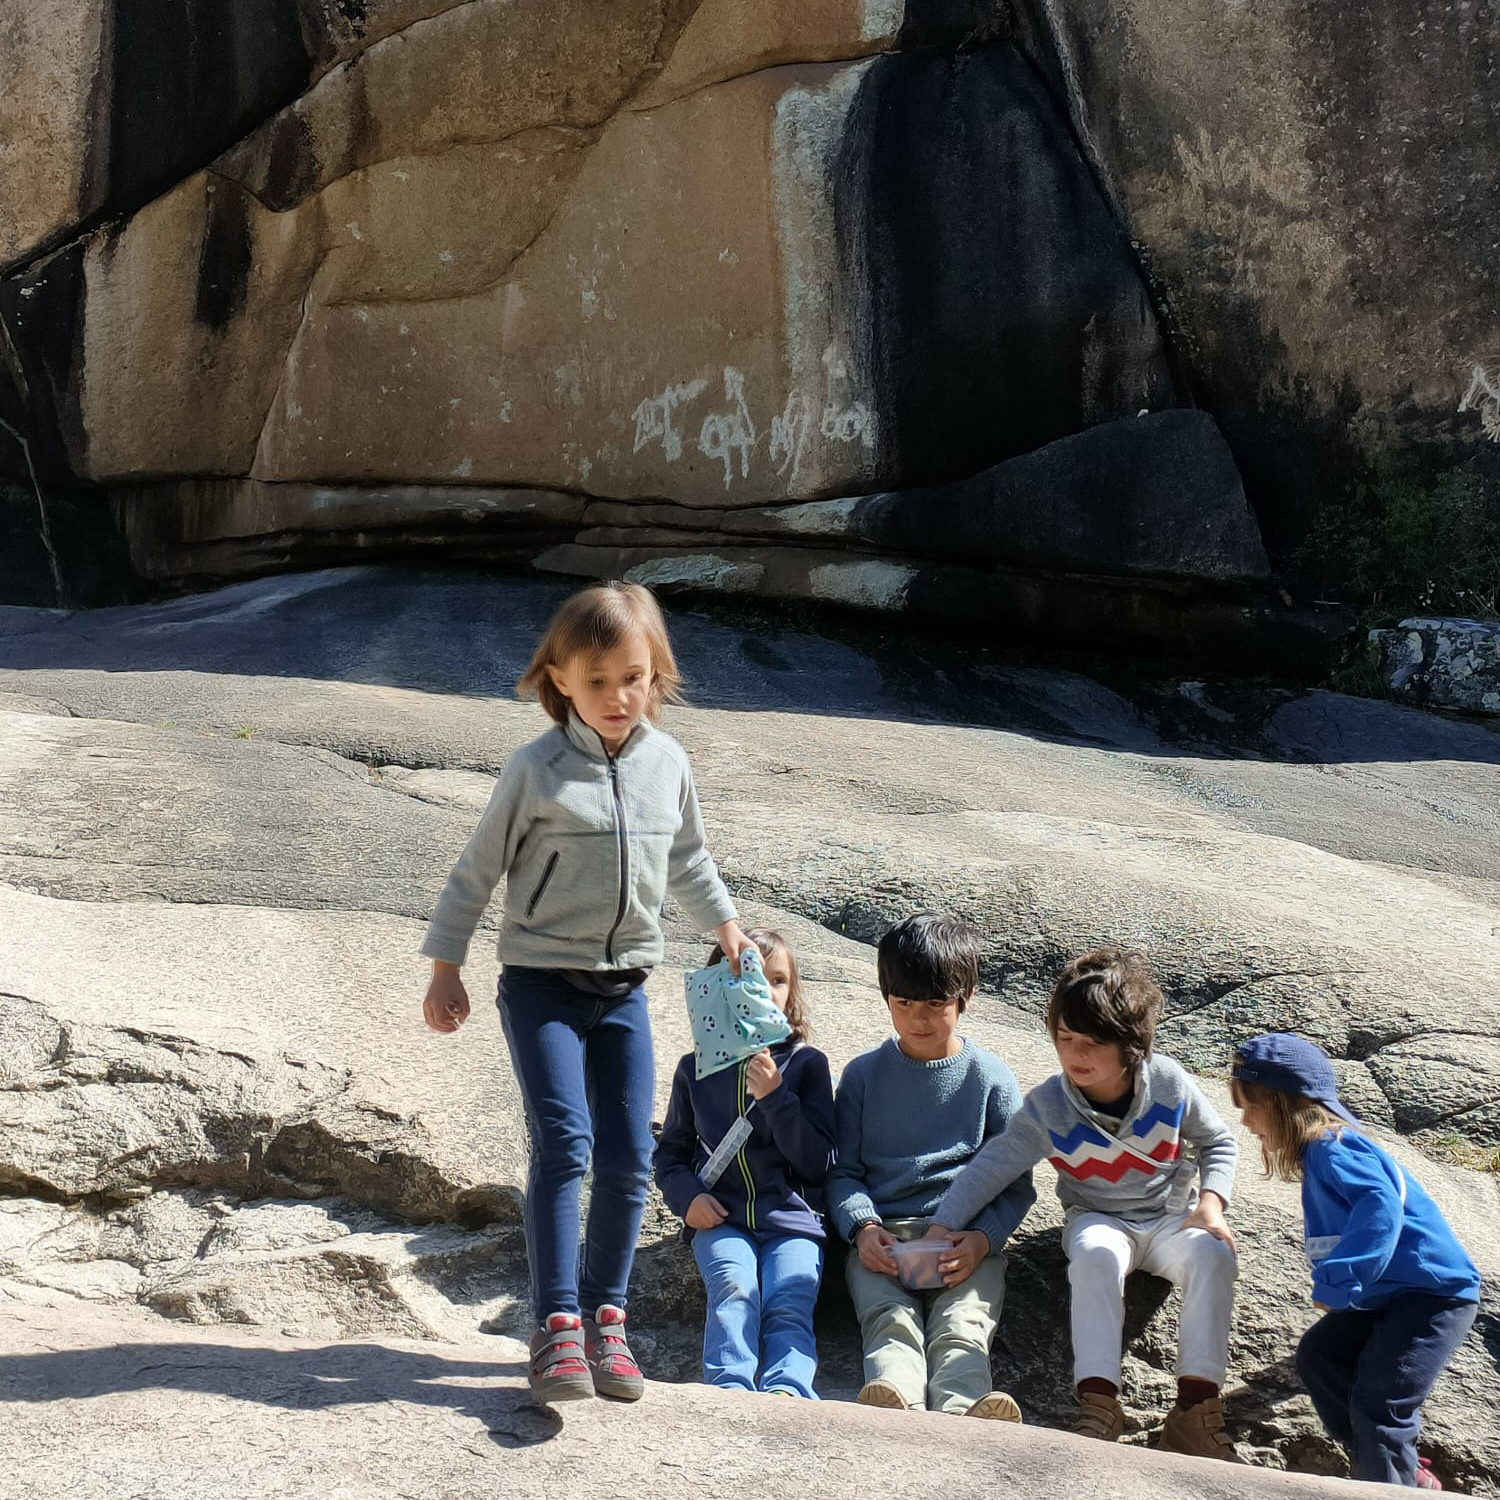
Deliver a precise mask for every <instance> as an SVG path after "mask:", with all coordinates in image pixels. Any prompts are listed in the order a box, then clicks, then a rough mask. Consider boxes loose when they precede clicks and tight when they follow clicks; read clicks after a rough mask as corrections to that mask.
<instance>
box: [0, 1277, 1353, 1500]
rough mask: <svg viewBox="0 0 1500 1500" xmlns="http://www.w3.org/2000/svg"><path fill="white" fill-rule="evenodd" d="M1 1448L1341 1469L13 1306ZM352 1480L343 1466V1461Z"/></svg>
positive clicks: (1273, 1483) (945, 1488) (1161, 1479)
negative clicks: (555, 1400)
mask: <svg viewBox="0 0 1500 1500" xmlns="http://www.w3.org/2000/svg"><path fill="white" fill-rule="evenodd" d="M0 1350H3V1355H0V1405H3V1409H4V1413H5V1420H4V1422H3V1423H0V1462H3V1463H4V1466H5V1470H6V1473H7V1474H8V1476H9V1477H10V1482H11V1483H12V1484H14V1485H15V1486H16V1489H15V1493H17V1494H24V1495H26V1496H27V1497H28V1500H54V1497H55V1500H63V1497H66V1500H118V1497H120V1496H122V1495H131V1496H140V1497H148V1496H149V1497H152V1500H169V1497H170V1500H327V1497H329V1496H331V1495H336V1496H337V1497H338V1500H393V1497H401V1500H415V1497H419V1496H420V1497H428V1496H435V1495H436V1496H442V1497H443V1500H510V1497H527V1500H529V1497H532V1496H537V1495H553V1494H562V1493H571V1492H573V1491H575V1490H581V1489H588V1488H591V1487H597V1485H598V1484H599V1483H600V1482H601V1481H600V1477H599V1476H601V1475H607V1480H604V1481H603V1483H604V1487H605V1491H606V1492H607V1493H609V1494H641V1495H653V1496H657V1497H660V1500H675V1497H682V1500H700V1497H701V1496H703V1495H705V1494H712V1495H715V1496H721V1497H725V1500H735V1497H739V1496H752V1495H755V1496H762V1495H765V1494H767V1493H769V1492H770V1491H771V1490H772V1489H779V1488H780V1487H782V1486H783V1485H785V1484H788V1483H795V1485H796V1487H797V1490H798V1492H806V1493H817V1494H819V1495H824V1496H829V1497H842V1496H847V1497H850V1500H855V1497H858V1500H863V1497H865V1496H867V1495H868V1494H869V1493H870V1491H871V1486H872V1482H874V1483H876V1484H879V1483H881V1481H880V1480H879V1479H878V1476H883V1475H898V1476H899V1488H900V1493H901V1494H903V1495H905V1496H911V1497H932V1500H939V1497H941V1500H951V1497H952V1496H954V1495H956V1494H957V1495H970V1494H991V1493H996V1492H999V1493H1007V1492H1014V1493H1031V1494H1036V1493H1041V1494H1055V1493H1058V1489H1057V1486H1058V1479H1059V1476H1060V1475H1062V1474H1066V1473H1071V1472H1076V1471H1077V1470H1078V1469H1079V1468H1080V1467H1081V1466H1086V1467H1087V1471H1088V1476H1089V1477H1088V1489H1089V1492H1090V1493H1092V1494H1101V1495H1109V1496H1111V1497H1114V1500H1137V1497H1138V1500H1154V1497H1156V1496H1160V1495H1191V1496H1194V1497H1196V1500H1257V1497H1260V1500H1296V1497H1303V1496H1305V1497H1307V1500H1314V1497H1317V1496H1329V1497H1332V1496H1334V1495H1346V1494H1347V1491H1346V1490H1345V1489H1344V1487H1343V1486H1342V1485H1340V1484H1337V1483H1336V1482H1335V1481H1331V1480H1327V1479H1317V1478H1312V1477H1307V1476H1301V1475H1289V1474H1280V1473H1274V1472H1268V1471H1266V1470H1263V1469H1255V1468H1239V1467H1233V1466H1230V1465H1226V1464H1216V1465H1210V1464H1209V1463H1208V1462H1207V1461H1206V1460H1199V1459H1185V1458H1177V1457H1173V1456H1170V1455H1163V1454H1156V1453H1149V1452H1140V1451H1136V1450H1127V1449H1120V1448H1117V1449H1103V1448H1099V1447H1093V1448H1086V1447H1085V1446H1084V1445H1085V1442H1086V1440H1085V1439H1081V1438H1074V1437H1071V1436H1070V1435H1068V1434H1064V1433H1057V1432H1048V1431H1045V1430H1042V1429H1039V1428H1031V1427H1014V1426H1012V1425H1011V1424H1009V1423H998V1422H964V1421H961V1420H955V1419H951V1418H948V1417H943V1416H939V1415H927V1414H925V1413H908V1412H902V1413H894V1412H882V1411H875V1410H872V1409H869V1408H865V1407H859V1406H855V1405H852V1404H848V1403H843V1402H822V1403H817V1404H814V1403H812V1402H800V1401H799V1402H791V1401H787V1400H784V1399H778V1398H776V1397H771V1396H744V1395H736V1394H733V1393H730V1392H722V1391H714V1390H710V1389H708V1388H706V1387H696V1386H678V1387H670V1388H668V1387H662V1386H651V1387H649V1388H648V1392H647V1395H646V1398H645V1399H644V1400H643V1401H642V1402H641V1404H640V1405H639V1406H634V1407H631V1406H618V1405H614V1404H611V1403H606V1402H602V1401H590V1402H583V1403H578V1404H576V1405H575V1406H572V1407H569V1408H566V1409H565V1410H564V1411H563V1413H562V1414H561V1415H544V1414H542V1413H539V1412H538V1411H537V1410H536V1409H535V1408H534V1407H531V1406H530V1405H529V1404H528V1403H527V1400H526V1397H525V1391H524V1378H523V1373H522V1372H523V1370H524V1354H523V1349H522V1346H521V1345H520V1344H519V1343H516V1342H514V1341H511V1340H503V1339H491V1340H487V1341H485V1342H484V1343H483V1344H469V1345H455V1344H434V1343H412V1342H407V1341H399V1340H380V1341H366V1342H360V1343H312V1342H309V1341H306V1340H289V1339H284V1338H260V1337H249V1336H246V1335H244V1334H242V1333H239V1332H237V1331H234V1330H231V1329H226V1328H215V1329H213V1330H200V1329H194V1328H178V1327H172V1326H168V1325H164V1324H163V1323H161V1322H160V1321H157V1320H150V1319H147V1318H145V1317H143V1316H140V1315H132V1314H129V1313H124V1312H119V1311H114V1310H111V1311H108V1312H104V1311H95V1310H86V1309H81V1308H77V1307H69V1308H67V1309H65V1310H58V1309H53V1308H47V1307H27V1306H21V1305H17V1304H14V1303H0ZM334 1476H336V1477H334Z"/></svg>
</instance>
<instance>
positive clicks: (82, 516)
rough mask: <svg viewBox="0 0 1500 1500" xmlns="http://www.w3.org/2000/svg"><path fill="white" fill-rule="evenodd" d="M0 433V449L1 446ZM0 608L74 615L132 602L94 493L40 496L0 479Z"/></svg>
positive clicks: (121, 555)
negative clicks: (22, 606) (76, 611)
mask: <svg viewBox="0 0 1500 1500" xmlns="http://www.w3.org/2000/svg"><path fill="white" fill-rule="evenodd" d="M6 440H7V439H6V435H5V434H4V433H3V432H0V448H3V447H4V445H5V442H6ZM0 559H3V562H0V604H31V605H42V606H44V607H47V608H62V609H80V608H96V607H99V606H102V605H111V604H128V603H130V602H131V601H132V599H134V598H136V597H138V596H139V586H138V583H137V580H136V577H135V574H134V573H133V572H132V570H131V567H130V562H129V558H128V556H127V553H126V547H125V539H124V537H123V536H122V535H121V534H120V532H119V529H118V527H117V526H116V523H115V516H114V512H113V510H112V509H111V508H110V505H109V502H108V500H107V499H106V498H105V496H103V495H102V494H99V493H98V492H97V491H93V492H90V491H86V490H73V491H69V490H55V489H51V488H50V487H46V486H44V487H43V488H42V491H41V493H40V495H38V493H37V491H36V490H35V489H33V488H32V486H31V485H30V484H28V483H9V482H7V481H6V480H4V479H0Z"/></svg>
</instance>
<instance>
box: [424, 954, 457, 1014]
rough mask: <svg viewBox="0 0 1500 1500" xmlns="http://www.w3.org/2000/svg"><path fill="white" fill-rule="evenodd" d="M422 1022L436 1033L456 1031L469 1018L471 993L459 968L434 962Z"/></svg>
mask: <svg viewBox="0 0 1500 1500" xmlns="http://www.w3.org/2000/svg"><path fill="white" fill-rule="evenodd" d="M422 1019H423V1020H424V1021H426V1022H427V1024H428V1025H429V1026H430V1027H432V1029H433V1030H434V1031H442V1032H450V1031H457V1030H458V1028H459V1027H460V1026H462V1025H463V1024H464V1022H465V1021H467V1020H468V1019H469V992H468V991H467V990H466V989H465V988H464V982H463V980H462V979H461V978H460V977H459V973H458V965H457V964H449V963H444V962H443V961H442V959H440V958H435V959H433V961H432V979H431V980H430V981H429V983H428V985H427V995H426V998H425V999H424V1000H423V1001H422Z"/></svg>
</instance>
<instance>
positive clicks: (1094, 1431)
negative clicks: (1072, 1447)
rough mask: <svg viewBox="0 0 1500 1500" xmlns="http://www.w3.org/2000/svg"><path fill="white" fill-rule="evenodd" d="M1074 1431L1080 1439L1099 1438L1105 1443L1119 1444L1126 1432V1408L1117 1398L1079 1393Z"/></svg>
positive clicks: (1099, 1394)
mask: <svg viewBox="0 0 1500 1500" xmlns="http://www.w3.org/2000/svg"><path fill="white" fill-rule="evenodd" d="M1073 1431H1074V1432H1076V1433H1077V1434H1078V1436H1079V1437H1088V1438H1098V1439H1099V1441H1100V1442H1103V1443H1115V1442H1118V1441H1119V1439H1120V1434H1121V1433H1122V1432H1124V1431H1125V1408H1124V1407H1123V1406H1121V1405H1120V1401H1119V1398H1118V1397H1117V1396H1105V1395H1102V1394H1101V1393H1100V1392H1098V1391H1079V1393H1078V1411H1077V1412H1076V1413H1075V1414H1074V1417H1073Z"/></svg>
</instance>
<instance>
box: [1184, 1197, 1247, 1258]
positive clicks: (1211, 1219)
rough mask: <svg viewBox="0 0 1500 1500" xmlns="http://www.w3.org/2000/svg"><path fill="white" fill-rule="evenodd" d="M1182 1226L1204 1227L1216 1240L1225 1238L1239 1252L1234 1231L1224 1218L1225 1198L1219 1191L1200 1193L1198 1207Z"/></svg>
mask: <svg viewBox="0 0 1500 1500" xmlns="http://www.w3.org/2000/svg"><path fill="white" fill-rule="evenodd" d="M1182 1227H1183V1228H1184V1229H1202V1230H1204V1231H1205V1232H1206V1233H1208V1234H1211V1235H1213V1237H1214V1238H1215V1239H1216V1240H1223V1241H1224V1243H1225V1244H1226V1245H1228V1246H1229V1248H1230V1249H1231V1250H1233V1251H1235V1253H1236V1254H1238V1253H1239V1251H1238V1247H1237V1246H1236V1245H1235V1243H1234V1231H1233V1230H1232V1229H1231V1228H1230V1227H1229V1225H1228V1224H1227V1223H1226V1222H1225V1219H1224V1200H1223V1199H1222V1198H1221V1197H1219V1195H1218V1194H1217V1193H1202V1194H1200V1195H1199V1198H1198V1206H1197V1208H1195V1209H1194V1210H1193V1211H1192V1213H1190V1214H1189V1215H1188V1216H1187V1218H1185V1219H1184V1220H1183V1221H1182Z"/></svg>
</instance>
